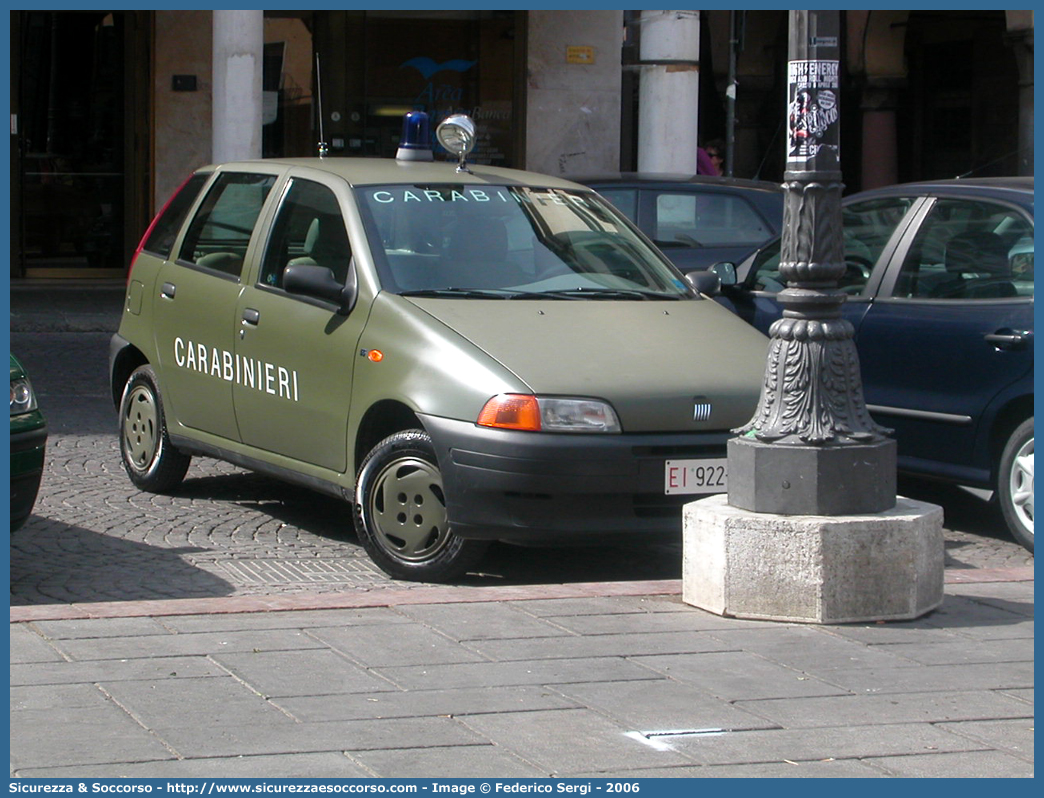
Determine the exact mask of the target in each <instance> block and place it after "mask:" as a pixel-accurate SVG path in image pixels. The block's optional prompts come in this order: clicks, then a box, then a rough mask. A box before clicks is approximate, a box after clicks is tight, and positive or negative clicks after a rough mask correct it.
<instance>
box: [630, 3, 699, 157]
mask: <svg viewBox="0 0 1044 798" xmlns="http://www.w3.org/2000/svg"><path fill="white" fill-rule="evenodd" d="M640 65H641V72H640V77H639V84H638V92H639V96H638V171H640V172H680V173H685V174H696V147H697V146H698V145H699V119H700V113H699V111H700V106H699V100H700V12H699V11H643V12H642V15H641V58H640Z"/></svg>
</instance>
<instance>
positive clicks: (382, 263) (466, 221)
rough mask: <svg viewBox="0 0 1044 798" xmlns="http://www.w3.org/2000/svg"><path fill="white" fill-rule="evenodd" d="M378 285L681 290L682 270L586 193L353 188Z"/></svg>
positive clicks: (587, 293) (663, 294) (443, 292)
mask: <svg viewBox="0 0 1044 798" xmlns="http://www.w3.org/2000/svg"><path fill="white" fill-rule="evenodd" d="M357 195H358V196H359V198H360V200H361V201H360V206H361V208H362V209H363V213H364V216H367V217H369V218H368V219H367V226H368V228H369V229H368V234H369V238H370V248H371V250H372V251H373V253H374V258H375V260H376V262H377V268H378V271H379V273H380V278H381V284H382V287H383V288H384V289H385V290H388V291H393V292H396V293H400V294H404V295H412V296H421V295H423V296H454V297H467V298H470V297H481V298H486V297H497V298H504V299H526V298H560V299H588V298H592V299H683V298H691V296H692V293H691V292H690V291H689V289H688V287H687V286H686V284H685V283H683V282H682V280H681V277H680V275H679V274H678V273H677V272H676V271H675V270H674V269H673V268H672V267H671V266H670V264H669V263H668V262H667V261H666V260H665V259H664V258H663V257H662V256H661V255H660V254H659V253H658V252H656V251H655V250H654V249H652V248H651V247H649V246H648V245H647V244H646V243H645V242H644V241H643V240H642V239H641V238H640V237H639V236H638V235H637V234H636V233H635V232H634V230H633V229H632V228H631V227H630V225H629V224H628V223H627V221H626V220H625V219H624V218H623V217H622V216H620V215H619V214H618V213H617V212H616V211H615V210H614V209H612V207H611V206H609V205H607V204H606V203H605V202H603V201H602V200H601V199H600V198H599V197H597V196H596V195H594V194H592V193H588V192H580V191H568V190H563V189H548V188H534V187H530V186H488V185H470V186H468V185H453V186H448V185H389V186H372V187H367V188H362V189H357Z"/></svg>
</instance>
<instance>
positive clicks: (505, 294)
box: [399, 288, 513, 299]
mask: <svg viewBox="0 0 1044 798" xmlns="http://www.w3.org/2000/svg"><path fill="white" fill-rule="evenodd" d="M512 293H513V292H511V291H505V290H504V289H502V288H421V289H418V290H416V291H400V292H399V296H407V297H442V298H447V299H511V295H512Z"/></svg>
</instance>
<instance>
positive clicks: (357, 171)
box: [197, 158, 588, 191]
mask: <svg viewBox="0 0 1044 798" xmlns="http://www.w3.org/2000/svg"><path fill="white" fill-rule="evenodd" d="M272 167H275V168H286V167H295V168H297V169H304V170H315V171H317V172H322V173H325V174H328V175H336V176H338V177H341V178H343V179H344V180H345V181H346V182H348V183H349V184H351V185H356V186H358V185H384V184H395V183H441V184H451V185H469V184H470V185H474V184H486V185H528V186H542V187H545V188H567V189H574V190H581V191H585V190H588V189H587V187H585V186H581V185H579V184H577V183H574V182H571V181H569V180H563V179H562V178H559V177H553V176H551V175H544V174H540V173H537V172H525V171H522V170H520V169H504V168H501V167H493V166H482V165H479V164H469V165H468V171H466V172H461V171H458V170H457V168H456V164H455V163H453V162H449V161H399V160H396V159H394V158H264V159H261V160H249V161H230V162H228V163H222V164H211V165H209V166H205V167H202V168H201V169H199V170H197V171H201V172H205V171H208V170H209V171H213V170H214V169H218V168H220V169H222V170H230V171H234V170H236V169H247V170H253V169H265V168H269V169H270V168H272Z"/></svg>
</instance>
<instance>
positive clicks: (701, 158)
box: [696, 139, 725, 176]
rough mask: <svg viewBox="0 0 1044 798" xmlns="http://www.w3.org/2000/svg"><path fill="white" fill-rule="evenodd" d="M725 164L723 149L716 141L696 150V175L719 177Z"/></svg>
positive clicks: (720, 143) (719, 142)
mask: <svg viewBox="0 0 1044 798" xmlns="http://www.w3.org/2000/svg"><path fill="white" fill-rule="evenodd" d="M724 163H725V148H724V147H723V146H722V142H721V141H720V140H718V139H714V140H712V141H708V142H707V143H706V144H704V145H703V146H702V147H698V148H697V149H696V174H698V175H716V176H717V175H720V174H721V173H722V166H723V165H724Z"/></svg>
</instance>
